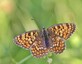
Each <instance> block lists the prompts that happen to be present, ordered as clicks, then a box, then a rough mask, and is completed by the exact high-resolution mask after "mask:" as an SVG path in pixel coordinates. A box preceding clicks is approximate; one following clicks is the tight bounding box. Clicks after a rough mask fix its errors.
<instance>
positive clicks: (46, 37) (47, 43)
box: [42, 28, 49, 48]
mask: <svg viewBox="0 0 82 64" xmlns="http://www.w3.org/2000/svg"><path fill="white" fill-rule="evenodd" d="M42 32H43V36H44V40H45V46H46V48H49V39H48V32H47V31H46V30H45V28H43V30H42Z"/></svg>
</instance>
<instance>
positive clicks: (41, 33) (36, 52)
mask: <svg viewBox="0 0 82 64" xmlns="http://www.w3.org/2000/svg"><path fill="white" fill-rule="evenodd" d="M75 28H76V25H75V24H74V23H61V24H56V25H54V26H51V27H49V28H47V29H45V28H43V29H42V30H32V31H29V32H26V33H23V34H20V35H18V36H17V37H15V39H14V40H15V42H16V44H17V45H18V46H20V47H23V48H25V49H29V50H30V51H31V52H32V54H33V56H35V57H37V58H40V57H43V56H44V55H47V54H48V52H49V51H50V52H54V53H56V54H57V53H62V52H63V50H64V49H65V40H67V39H68V38H69V37H70V36H71V34H72V33H73V32H74V31H75Z"/></svg>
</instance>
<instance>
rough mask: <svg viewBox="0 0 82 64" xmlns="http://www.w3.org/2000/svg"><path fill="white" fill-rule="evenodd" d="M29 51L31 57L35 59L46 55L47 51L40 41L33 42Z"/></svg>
mask: <svg viewBox="0 0 82 64" xmlns="http://www.w3.org/2000/svg"><path fill="white" fill-rule="evenodd" d="M30 50H31V52H32V54H33V56H35V57H37V58H40V57H43V56H44V55H46V54H47V53H48V49H47V48H46V47H45V45H44V42H42V41H41V40H39V41H35V42H34V44H33V45H32V47H31V48H30Z"/></svg>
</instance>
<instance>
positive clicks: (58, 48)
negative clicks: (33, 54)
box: [50, 35, 65, 53]
mask: <svg viewBox="0 0 82 64" xmlns="http://www.w3.org/2000/svg"><path fill="white" fill-rule="evenodd" d="M50 41H51V44H52V46H51V47H50V51H51V52H54V53H62V52H63V51H64V49H65V43H64V39H62V38H61V37H59V36H56V35H53V36H50Z"/></svg>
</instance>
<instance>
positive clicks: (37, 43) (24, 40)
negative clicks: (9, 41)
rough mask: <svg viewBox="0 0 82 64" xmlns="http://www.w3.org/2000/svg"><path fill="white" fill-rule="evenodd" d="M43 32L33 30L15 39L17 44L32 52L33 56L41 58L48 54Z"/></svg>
mask: <svg viewBox="0 0 82 64" xmlns="http://www.w3.org/2000/svg"><path fill="white" fill-rule="evenodd" d="M42 35H43V34H42V32H39V31H37V30H33V31H30V32H26V33H24V34H21V35H18V36H17V37H15V42H16V44H17V45H18V46H21V47H23V48H25V49H29V50H31V52H32V54H33V56H35V57H37V58H39V57H42V56H44V55H45V54H47V53H48V49H47V48H46V47H45V43H44V38H43V37H42Z"/></svg>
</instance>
